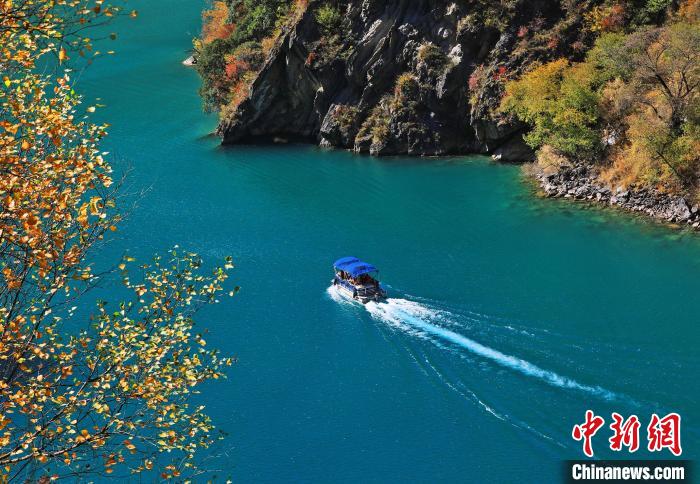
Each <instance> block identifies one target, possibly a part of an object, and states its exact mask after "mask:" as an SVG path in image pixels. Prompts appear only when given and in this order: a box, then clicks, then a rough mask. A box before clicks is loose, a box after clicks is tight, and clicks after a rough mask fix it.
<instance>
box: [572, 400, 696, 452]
mask: <svg viewBox="0 0 700 484" xmlns="http://www.w3.org/2000/svg"><path fill="white" fill-rule="evenodd" d="M612 419H613V422H612V423H611V424H610V429H611V430H612V432H613V434H612V436H611V437H610V438H609V439H608V442H609V443H610V449H611V450H613V451H615V452H619V451H621V450H622V448H623V447H626V448H627V450H628V451H629V452H630V453H631V452H636V451H637V449H639V429H640V427H641V423H640V421H639V418H637V416H636V415H631V416H630V417H628V418H627V419H625V418H624V417H623V416H622V415H620V414H619V413H617V412H613V413H612ZM604 424H605V419H604V418H603V417H600V416H598V415H595V414H594V413H593V411H592V410H586V420H585V422H583V423H582V424H578V425H574V428H573V429H572V431H571V436H572V437H573V438H574V440H577V441H581V440H582V441H583V453H584V454H586V455H587V456H588V457H593V437H594V436H595V434H596V433H597V432H598V430H600V429H601V427H603V425H604ZM647 441H648V445H647V449H648V450H649V452H661V451H662V450H663V449H668V450H669V451H670V452H671V453H672V454H673V455H675V456H679V455H681V454H682V453H683V449H682V448H681V416H680V415H678V414H677V413H669V414H668V415H666V416H665V417H663V418H659V416H658V415H656V414H655V413H654V414H652V416H651V420H650V422H649V425H648V426H647Z"/></svg>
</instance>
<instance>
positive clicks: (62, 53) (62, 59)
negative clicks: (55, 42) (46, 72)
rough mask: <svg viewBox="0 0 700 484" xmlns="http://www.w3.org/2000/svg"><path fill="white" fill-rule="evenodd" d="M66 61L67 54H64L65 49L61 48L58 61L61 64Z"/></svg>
mask: <svg viewBox="0 0 700 484" xmlns="http://www.w3.org/2000/svg"><path fill="white" fill-rule="evenodd" d="M66 59H68V54H66V49H64V48H63V47H61V50H59V51H58V61H59V62H63V61H64V60H66Z"/></svg>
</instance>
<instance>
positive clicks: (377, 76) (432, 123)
mask: <svg viewBox="0 0 700 484" xmlns="http://www.w3.org/2000/svg"><path fill="white" fill-rule="evenodd" d="M328 3H329V2H311V4H310V5H309V7H308V8H307V10H306V12H305V13H304V14H303V15H301V16H300V19H299V20H298V21H297V22H295V23H294V24H293V25H291V26H289V27H288V28H286V29H285V31H284V32H283V33H282V34H280V36H279V38H278V41H277V43H276V45H275V46H274V47H273V48H272V50H271V51H270V53H269V55H268V56H267V60H266V61H265V62H264V64H263V66H262V68H261V69H260V71H259V72H258V73H257V76H256V77H255V79H254V80H253V81H252V84H251V86H250V90H249V94H248V95H247V97H245V98H244V99H243V100H242V102H240V103H239V104H238V105H237V106H236V108H235V109H234V110H232V111H231V112H230V113H229V114H227V115H226V116H225V117H223V119H222V121H221V123H220V125H219V127H218V134H219V135H220V136H221V137H222V139H223V142H224V143H227V144H230V143H237V142H242V141H250V140H253V139H261V138H262V139H272V138H275V137H283V138H285V137H289V138H303V139H305V140H310V141H313V142H317V143H320V144H321V145H323V146H330V147H338V148H346V149H354V150H355V151H357V152H363V153H370V154H373V155H391V154H409V155H441V154H449V153H464V152H478V153H490V154H493V155H494V156H495V157H497V158H500V159H502V160H504V161H510V160H512V161H524V160H527V159H529V158H531V157H532V152H531V150H530V149H529V148H528V147H527V146H526V145H525V144H524V143H523V141H522V136H521V134H522V126H521V125H519V124H517V123H516V122H513V121H511V120H507V119H501V118H499V117H498V116H497V115H494V108H495V106H497V105H498V102H499V99H500V95H501V92H502V84H503V82H504V81H505V80H506V79H508V78H511V77H515V76H517V75H518V74H519V73H521V72H522V71H523V69H525V68H526V67H527V66H528V65H530V64H531V63H532V62H534V61H537V60H546V59H549V58H554V57H557V56H568V57H573V56H576V52H577V50H583V48H582V46H583V45H584V44H585V43H586V42H587V39H586V38H585V35H586V34H585V33H584V31H585V29H582V28H581V23H582V22H583V20H582V16H581V15H580V14H577V9H581V10H583V9H584V8H589V7H590V6H589V5H588V4H589V3H590V2H568V3H569V4H571V5H570V6H569V7H563V6H562V4H565V3H567V2H559V1H554V0H530V1H525V0H521V1H509V2H482V1H478V0H476V1H467V0H462V1H449V0H388V1H386V0H351V1H341V2H333V4H334V8H336V9H337V12H338V14H339V15H338V16H339V18H338V19H337V21H336V22H335V23H332V24H330V25H329V23H328V22H326V23H325V24H324V23H322V22H321V21H320V16H319V13H318V10H319V8H320V7H321V6H323V5H327V4H328ZM584 4H585V5H584Z"/></svg>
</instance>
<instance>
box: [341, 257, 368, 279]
mask: <svg viewBox="0 0 700 484" xmlns="http://www.w3.org/2000/svg"><path fill="white" fill-rule="evenodd" d="M333 266H334V267H335V268H336V269H338V270H341V271H345V272H347V273H348V274H350V275H351V276H352V277H359V276H362V275H364V274H369V273H371V272H378V270H377V268H376V267H374V266H373V265H372V264H368V263H367V262H362V261H361V260H360V259H358V258H357V257H343V258H342V259H338V260H337V261H335V264H333Z"/></svg>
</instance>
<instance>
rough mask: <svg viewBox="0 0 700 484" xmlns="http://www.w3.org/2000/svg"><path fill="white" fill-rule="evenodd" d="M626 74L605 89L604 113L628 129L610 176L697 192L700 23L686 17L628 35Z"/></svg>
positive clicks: (624, 60)
mask: <svg viewBox="0 0 700 484" xmlns="http://www.w3.org/2000/svg"><path fill="white" fill-rule="evenodd" d="M622 47H623V49H622V50H621V51H619V52H621V54H622V55H620V56H618V60H619V62H620V63H621V64H623V65H624V66H625V71H626V72H627V75H626V76H625V77H624V78H623V79H619V80H618V82H615V83H611V84H610V85H609V86H607V88H606V91H605V108H606V110H605V115H606V116H607V117H610V118H612V119H616V120H619V121H618V122H619V123H620V124H621V125H623V126H624V127H625V128H626V139H625V143H623V144H622V149H621V150H619V151H618V152H617V153H616V157H615V166H614V169H613V170H612V172H611V175H612V176H614V177H617V178H618V179H620V180H625V179H627V181H630V180H634V179H635V178H638V179H640V181H642V182H646V183H654V184H659V183H660V184H662V185H663V186H664V187H666V188H669V189H677V190H684V191H693V190H695V189H697V180H698V177H700V171H699V170H700V137H699V136H698V135H699V134H700V95H699V91H700V25H699V24H698V23H697V21H695V22H692V23H691V22H688V21H686V20H684V19H681V20H680V21H676V22H674V23H672V24H671V25H668V26H664V27H661V28H653V29H645V30H642V31H640V32H636V33H634V34H632V35H630V36H628V37H627V38H626V39H625V41H624V43H623V44H622Z"/></svg>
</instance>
